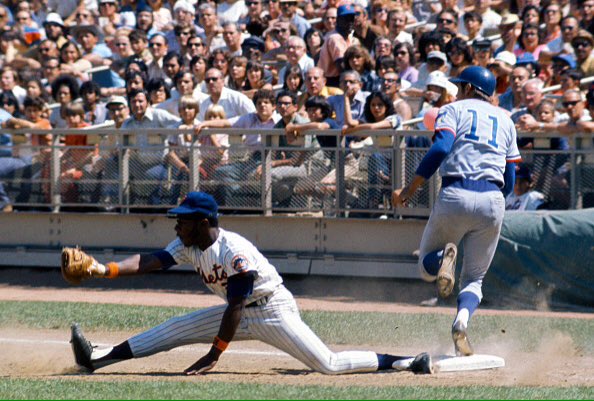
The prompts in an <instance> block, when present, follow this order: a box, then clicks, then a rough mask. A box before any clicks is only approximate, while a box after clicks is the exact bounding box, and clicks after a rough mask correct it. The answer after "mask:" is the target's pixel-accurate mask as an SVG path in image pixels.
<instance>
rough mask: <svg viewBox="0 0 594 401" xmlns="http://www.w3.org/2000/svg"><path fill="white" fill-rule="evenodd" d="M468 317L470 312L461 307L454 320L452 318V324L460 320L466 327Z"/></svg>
mask: <svg viewBox="0 0 594 401" xmlns="http://www.w3.org/2000/svg"><path fill="white" fill-rule="evenodd" d="M469 318H470V313H469V312H468V309H466V308H463V309H460V310H459V311H458V314H457V315H456V320H454V324H456V323H458V322H461V323H462V325H463V326H464V327H468V319H469Z"/></svg>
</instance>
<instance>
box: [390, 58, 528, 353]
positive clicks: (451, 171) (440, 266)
mask: <svg viewBox="0 0 594 401" xmlns="http://www.w3.org/2000/svg"><path fill="white" fill-rule="evenodd" d="M451 81H452V82H454V83H458V84H459V87H460V88H459V92H458V93H459V94H461V96H459V98H460V99H462V100H460V101H457V102H454V103H451V104H449V105H446V106H444V107H442V108H441V109H440V110H439V113H438V115H437V118H436V121H435V137H434V143H433V145H432V146H431V148H430V149H429V151H428V152H427V154H426V155H425V157H424V158H423V160H422V161H421V163H420V164H419V166H418V168H417V171H416V175H415V177H414V178H413V180H412V181H411V182H410V183H409V184H408V186H405V187H404V188H401V189H397V190H396V191H394V193H393V196H392V201H393V203H394V206H395V207H401V206H404V205H406V203H407V201H408V200H409V199H410V198H411V197H412V196H413V195H414V194H415V192H416V190H417V189H418V188H419V187H420V186H421V185H422V184H423V183H424V182H425V181H426V180H428V179H429V178H430V177H431V176H432V175H433V174H434V173H435V171H436V170H437V169H438V168H439V174H440V175H441V177H442V185H441V191H440V193H439V197H438V199H437V201H436V202H435V205H434V206H433V210H432V211H431V216H430V217H429V221H428V222H427V225H426V227H425V230H424V232H423V237H422V239H421V246H420V248H421V251H420V257H419V269H420V271H421V275H422V277H423V278H424V279H425V280H426V281H437V289H438V293H439V295H440V296H441V297H444V298H445V297H448V296H449V295H450V294H451V293H452V290H453V288H454V282H455V269H456V255H457V252H458V249H457V245H458V244H459V243H460V242H462V244H463V247H464V259H463V263H462V271H461V273H460V293H459V294H458V299H457V302H458V310H457V314H456V318H455V320H454V323H453V325H452V338H453V340H454V347H455V350H456V354H457V355H472V354H473V350H472V347H471V345H470V341H469V340H468V336H467V328H468V322H469V320H470V317H471V316H472V314H473V312H474V311H475V310H476V308H477V307H478V305H479V304H480V302H481V299H482V291H481V287H482V282H483V277H484V276H485V274H486V273H487V270H488V268H489V265H490V264H491V260H492V259H493V255H494V254H495V248H496V247H497V241H498V239H499V232H500V230H501V223H502V221H503V214H504V211H505V199H504V194H505V195H507V194H508V193H510V192H511V191H512V190H513V187H514V181H515V163H517V162H519V161H520V160H521V159H520V153H519V151H518V147H517V145H516V130H515V127H514V123H513V122H512V120H511V119H510V118H509V117H508V116H507V114H506V113H505V111H504V110H503V109H501V108H499V107H496V106H493V105H492V104H491V103H490V98H491V96H492V95H493V93H494V91H495V77H494V76H493V75H492V74H491V72H489V71H488V70H487V69H485V68H482V67H479V66H472V67H468V68H466V69H465V70H464V71H463V72H462V73H461V74H460V76H459V77H458V78H456V79H452V80H451ZM502 191H503V193H502Z"/></svg>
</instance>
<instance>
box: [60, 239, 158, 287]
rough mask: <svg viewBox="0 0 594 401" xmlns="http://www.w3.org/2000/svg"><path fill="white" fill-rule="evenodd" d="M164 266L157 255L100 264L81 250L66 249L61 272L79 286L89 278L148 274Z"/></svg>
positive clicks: (63, 250) (134, 256)
mask: <svg viewBox="0 0 594 401" xmlns="http://www.w3.org/2000/svg"><path fill="white" fill-rule="evenodd" d="M163 266H164V264H163V261H162V260H161V258H159V257H158V256H156V254H144V255H140V254H137V255H133V256H130V257H128V258H126V259H124V260H122V261H121V262H109V263H106V264H102V263H99V262H98V261H97V260H96V259H95V258H94V257H92V256H91V255H89V254H87V253H86V252H84V251H82V250H81V249H80V248H78V247H77V248H68V247H66V248H64V249H62V255H61V266H60V267H61V271H62V276H63V277H64V279H65V280H66V281H68V282H69V283H70V284H73V285H79V284H80V283H81V281H82V280H85V279H88V278H93V277H94V278H116V277H118V276H124V275H132V274H140V273H146V272H149V271H152V270H157V269H160V268H162V267H163Z"/></svg>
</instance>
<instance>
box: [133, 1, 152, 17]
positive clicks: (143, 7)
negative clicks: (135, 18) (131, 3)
mask: <svg viewBox="0 0 594 401" xmlns="http://www.w3.org/2000/svg"><path fill="white" fill-rule="evenodd" d="M143 12H147V13H152V12H153V8H152V7H151V6H149V5H148V4H146V3H145V2H141V3H139V4H138V5H137V6H136V14H138V13H143Z"/></svg>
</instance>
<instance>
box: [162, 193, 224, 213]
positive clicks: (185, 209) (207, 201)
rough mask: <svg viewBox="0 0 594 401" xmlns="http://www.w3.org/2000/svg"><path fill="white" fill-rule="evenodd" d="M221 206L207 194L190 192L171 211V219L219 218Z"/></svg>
mask: <svg viewBox="0 0 594 401" xmlns="http://www.w3.org/2000/svg"><path fill="white" fill-rule="evenodd" d="M218 210H219V206H218V205H217V202H216V201H215V199H214V198H213V197H212V196H211V195H209V194H207V193H205V192H197V191H194V192H190V193H188V194H187V195H186V197H185V198H184V200H183V201H182V202H181V203H180V205H179V206H178V207H176V208H173V209H171V210H169V212H168V213H167V216H168V217H171V218H186V219H191V218H204V217H217V213H218Z"/></svg>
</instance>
